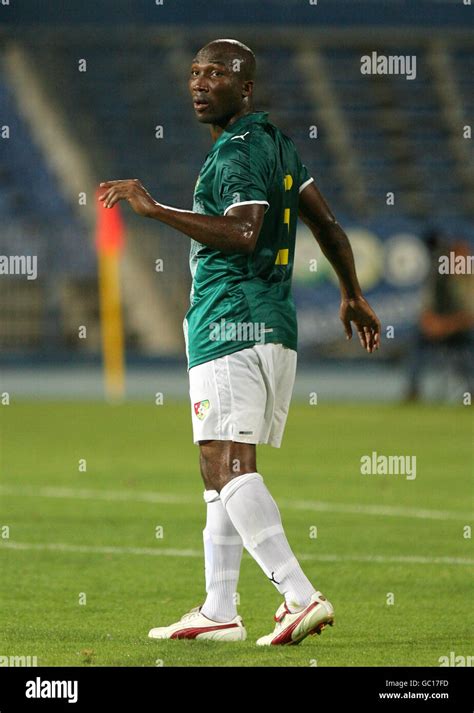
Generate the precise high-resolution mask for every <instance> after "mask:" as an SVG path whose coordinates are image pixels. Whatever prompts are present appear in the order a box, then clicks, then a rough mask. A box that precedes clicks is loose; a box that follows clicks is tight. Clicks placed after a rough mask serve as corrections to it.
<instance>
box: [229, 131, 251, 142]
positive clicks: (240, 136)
mask: <svg viewBox="0 0 474 713" xmlns="http://www.w3.org/2000/svg"><path fill="white" fill-rule="evenodd" d="M247 134H250V131H246V132H245V134H239V135H238V136H233V137H232V138H231V141H233V140H234V139H242V141H245V137H246V136H247Z"/></svg>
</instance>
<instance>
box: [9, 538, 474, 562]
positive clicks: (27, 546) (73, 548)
mask: <svg viewBox="0 0 474 713" xmlns="http://www.w3.org/2000/svg"><path fill="white" fill-rule="evenodd" d="M2 549H9V550H40V551H50V552H76V553H79V554H104V555H145V556H149V555H151V556H154V557H195V558H196V557H199V558H202V557H203V553H202V552H201V551H200V550H178V549H173V548H165V547H157V548H152V547H114V546H94V545H68V544H65V543H62V542H41V543H38V542H12V541H10V542H9V541H7V540H3V541H0V551H1V550H2ZM296 557H297V558H298V559H299V560H313V561H316V562H367V563H372V564H386V563H392V564H449V565H467V566H470V565H474V559H469V558H468V557H422V556H418V555H407V556H405V555H400V556H398V557H391V556H390V557H385V556H384V555H323V554H321V555H318V554H310V553H304V554H300V555H296Z"/></svg>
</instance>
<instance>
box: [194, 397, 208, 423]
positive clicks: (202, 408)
mask: <svg viewBox="0 0 474 713" xmlns="http://www.w3.org/2000/svg"><path fill="white" fill-rule="evenodd" d="M209 407H210V403H209V399H206V400H205V401H198V402H197V403H195V404H194V413H195V414H196V417H197V418H198V419H199V420H200V421H204V419H205V418H206V416H207V412H208V411H209Z"/></svg>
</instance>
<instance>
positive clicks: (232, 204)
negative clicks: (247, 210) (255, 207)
mask: <svg viewBox="0 0 474 713" xmlns="http://www.w3.org/2000/svg"><path fill="white" fill-rule="evenodd" d="M252 203H258V204H259V205H266V206H267V210H268V209H269V208H270V203H269V202H268V201H242V202H241V203H231V204H230V205H228V206H227V208H226V209H225V211H224V213H223V215H226V213H227V211H228V210H230V209H231V208H236V207H237V206H238V205H252ZM267 210H266V211H265V213H266V212H267Z"/></svg>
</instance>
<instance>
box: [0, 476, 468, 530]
mask: <svg viewBox="0 0 474 713" xmlns="http://www.w3.org/2000/svg"><path fill="white" fill-rule="evenodd" d="M0 495H12V496H15V497H38V498H65V499H68V498H71V499H77V500H103V501H105V502H114V501H117V502H137V503H157V504H164V505H198V504H199V502H202V504H203V503H204V501H200V500H199V498H196V497H188V496H185V495H176V494H173V493H158V492H149V491H148V492H147V491H142V492H140V491H136V490H98V489H84V488H58V487H43V488H31V487H28V486H25V487H22V486H9V485H0ZM278 504H279V505H280V506H281V507H282V508H286V509H287V510H306V511H311V512H329V513H331V512H332V513H344V514H346V515H375V516H378V517H380V516H382V517H405V518H414V519H418V520H461V521H462V522H464V523H467V522H470V521H471V520H472V518H473V514H472V513H467V512H458V511H454V510H428V509H426V508H410V507H399V506H396V507H394V506H391V505H363V504H355V505H354V504H347V503H329V502H325V501H322V500H288V499H286V498H279V499H278Z"/></svg>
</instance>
